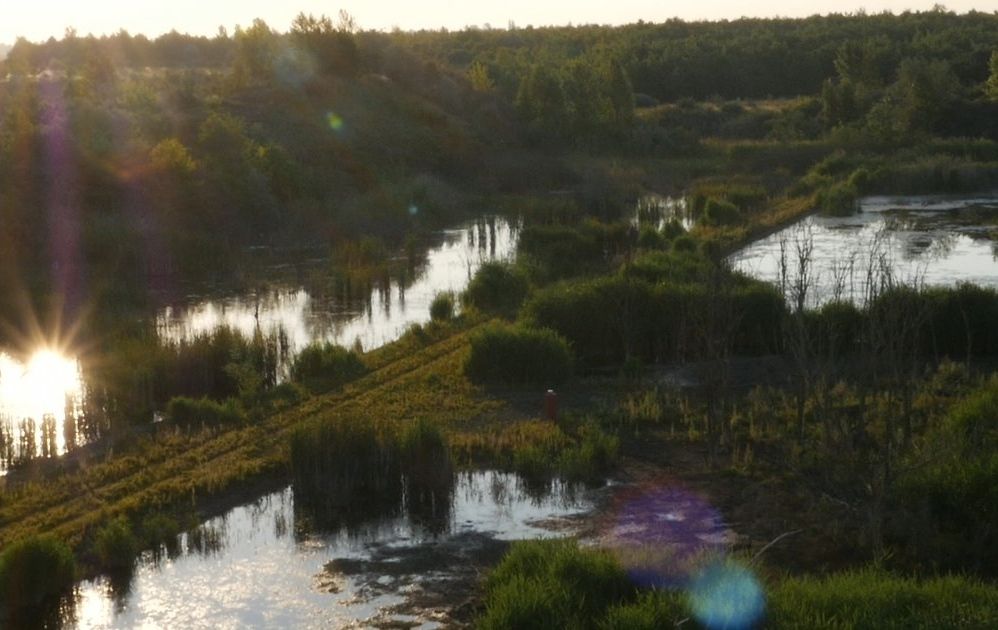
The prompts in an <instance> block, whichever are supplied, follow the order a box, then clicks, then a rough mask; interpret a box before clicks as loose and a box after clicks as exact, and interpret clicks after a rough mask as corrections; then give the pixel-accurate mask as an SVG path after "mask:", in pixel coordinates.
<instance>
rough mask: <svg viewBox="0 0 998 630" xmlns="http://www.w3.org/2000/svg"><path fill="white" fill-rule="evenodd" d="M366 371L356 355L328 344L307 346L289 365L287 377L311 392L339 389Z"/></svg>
mask: <svg viewBox="0 0 998 630" xmlns="http://www.w3.org/2000/svg"><path fill="white" fill-rule="evenodd" d="M366 372H367V367H366V366H365V365H364V362H363V361H361V358H360V356H359V355H358V354H357V353H356V352H354V351H352V350H347V349H346V348H343V347H341V346H336V345H333V344H331V343H322V344H319V343H314V344H311V345H309V346H308V347H306V348H305V349H304V350H302V351H301V353H300V354H299V355H298V357H297V358H296V359H295V361H294V363H293V364H292V365H291V378H292V379H293V380H294V381H296V382H298V383H301V384H302V385H304V386H305V387H307V388H308V389H310V390H311V391H313V392H324V391H329V390H332V389H336V388H337V387H342V386H343V385H345V384H346V383H349V382H350V381H352V380H354V379H356V378H359V377H361V376H363V375H364V373H366Z"/></svg>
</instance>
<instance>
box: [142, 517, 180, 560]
mask: <svg viewBox="0 0 998 630" xmlns="http://www.w3.org/2000/svg"><path fill="white" fill-rule="evenodd" d="M181 529H182V528H181V527H180V524H179V523H178V522H177V520H176V519H174V518H172V517H170V516H168V515H166V514H163V513H159V512H157V513H153V514H147V515H146V516H145V518H143V519H142V526H141V527H140V531H141V533H142V534H141V537H142V542H143V546H144V547H152V548H153V553H154V555H157V556H158V555H159V553H160V552H161V550H162V549H163V548H164V547H165V548H166V552H167V553H168V554H169V555H170V556H173V555H175V554H176V552H177V551H178V548H179V545H178V544H177V543H178V536H179V535H180V532H181Z"/></svg>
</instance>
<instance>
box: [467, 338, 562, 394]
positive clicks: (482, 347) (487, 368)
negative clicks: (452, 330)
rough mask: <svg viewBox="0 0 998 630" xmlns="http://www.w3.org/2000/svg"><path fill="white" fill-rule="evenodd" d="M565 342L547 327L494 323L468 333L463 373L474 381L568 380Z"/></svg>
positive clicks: (552, 382) (553, 382)
mask: <svg viewBox="0 0 998 630" xmlns="http://www.w3.org/2000/svg"><path fill="white" fill-rule="evenodd" d="M571 373H572V354H571V351H570V350H569V347H568V342H567V341H565V339H564V338H562V337H561V336H560V335H558V334H556V333H554V332H552V331H550V330H547V329H534V328H526V327H522V326H509V325H504V324H493V325H490V326H488V327H486V328H483V329H482V330H480V331H479V332H478V333H476V334H475V335H473V336H472V337H471V354H470V356H469V357H468V361H467V363H466V364H465V374H467V375H468V377H469V378H471V379H472V380H474V381H478V382H488V383H501V384H506V385H535V386H540V387H553V386H556V385H560V384H561V383H564V382H565V381H567V380H568V378H569V377H570V376H571Z"/></svg>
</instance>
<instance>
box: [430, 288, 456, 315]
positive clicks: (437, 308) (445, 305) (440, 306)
mask: <svg viewBox="0 0 998 630" xmlns="http://www.w3.org/2000/svg"><path fill="white" fill-rule="evenodd" d="M453 317H454V294H453V293H450V292H445V293H438V294H436V296H434V298H433V302H431V303H430V319H432V320H433V321H435V322H445V321H447V320H449V319H451V318H453Z"/></svg>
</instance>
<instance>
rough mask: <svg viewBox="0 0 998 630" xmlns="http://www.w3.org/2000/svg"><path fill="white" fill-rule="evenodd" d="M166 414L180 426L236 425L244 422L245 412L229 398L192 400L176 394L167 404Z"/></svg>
mask: <svg viewBox="0 0 998 630" xmlns="http://www.w3.org/2000/svg"><path fill="white" fill-rule="evenodd" d="M166 416H167V418H169V419H170V420H171V421H173V422H174V423H176V424H177V425H178V426H181V427H197V426H201V425H236V424H242V423H244V422H246V414H245V413H244V412H243V410H242V409H240V408H239V404H238V403H237V402H236V401H235V400H233V399H231V398H230V399H228V400H226V401H225V402H216V401H214V400H210V399H208V398H202V399H200V400H194V399H193V398H187V397H185V396H178V397H176V398H173V399H171V400H170V402H169V403H168V404H167V406H166Z"/></svg>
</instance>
